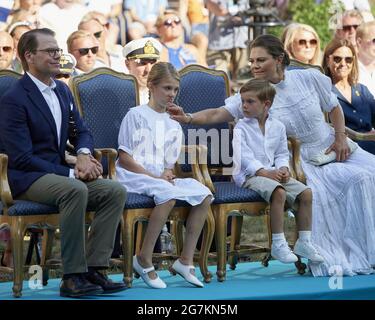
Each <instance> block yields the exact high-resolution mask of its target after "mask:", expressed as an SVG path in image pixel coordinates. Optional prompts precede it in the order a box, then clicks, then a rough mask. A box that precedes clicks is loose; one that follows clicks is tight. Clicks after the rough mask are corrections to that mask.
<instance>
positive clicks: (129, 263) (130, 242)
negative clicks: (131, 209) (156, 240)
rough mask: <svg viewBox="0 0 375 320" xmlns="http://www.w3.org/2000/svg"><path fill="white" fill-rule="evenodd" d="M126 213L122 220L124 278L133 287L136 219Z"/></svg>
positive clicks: (127, 284) (129, 286)
mask: <svg viewBox="0 0 375 320" xmlns="http://www.w3.org/2000/svg"><path fill="white" fill-rule="evenodd" d="M129 216H130V215H128V214H125V215H124V218H123V222H121V229H122V230H121V231H122V232H121V235H122V250H123V253H124V255H123V259H124V278H123V281H124V282H125V284H126V286H127V287H128V288H131V286H132V282H133V252H134V221H133V219H132V218H130V217H129Z"/></svg>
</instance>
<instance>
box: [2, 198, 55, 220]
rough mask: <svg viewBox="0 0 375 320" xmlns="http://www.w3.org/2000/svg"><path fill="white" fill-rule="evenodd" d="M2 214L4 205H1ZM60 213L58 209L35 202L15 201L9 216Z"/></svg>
mask: <svg viewBox="0 0 375 320" xmlns="http://www.w3.org/2000/svg"><path fill="white" fill-rule="evenodd" d="M0 209H1V210H0V214H3V205H2V204H1V203H0ZM52 213H58V208H57V207H54V206H49V205H46V204H41V203H37V202H33V201H25V200H15V201H14V204H13V205H12V206H11V207H10V208H9V210H8V214H9V216H14V217H15V216H32V215H41V214H52Z"/></svg>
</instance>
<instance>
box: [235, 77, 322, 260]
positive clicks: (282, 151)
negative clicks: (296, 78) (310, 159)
mask: <svg viewBox="0 0 375 320" xmlns="http://www.w3.org/2000/svg"><path fill="white" fill-rule="evenodd" d="M240 94H241V101H242V111H243V114H244V118H243V119H241V120H239V121H238V123H237V124H236V126H235V129H234V137H233V158H234V164H235V174H234V175H233V179H234V181H235V182H236V184H237V185H238V186H241V187H244V188H249V189H252V190H254V191H256V192H257V193H259V195H260V196H261V197H262V198H263V199H265V200H266V201H267V202H269V203H270V216H271V230H272V247H271V255H272V257H273V258H275V259H277V260H279V261H281V262H283V263H292V262H297V260H298V258H297V256H296V255H299V256H301V257H305V258H307V259H309V260H310V261H311V262H313V263H321V262H323V258H322V256H321V255H320V254H319V253H318V252H317V250H316V249H315V247H314V246H313V244H312V242H311V206H312V192H311V189H310V188H308V187H307V186H306V185H304V184H303V183H301V182H299V181H297V180H295V179H293V178H291V177H290V172H289V151H288V144H287V138H286V131H285V127H284V125H283V124H282V123H281V122H280V121H278V120H277V119H273V118H271V117H270V116H269V114H268V111H269V109H270V108H271V105H272V102H273V99H274V97H275V94H276V91H275V89H274V88H273V87H272V86H271V85H270V83H269V82H268V81H267V80H261V79H251V80H249V81H248V82H247V83H246V84H245V85H244V86H243V87H242V88H241V90H240ZM285 201H286V202H287V203H288V205H289V207H292V208H294V209H298V210H297V216H296V220H297V229H298V234H299V236H298V240H297V242H296V244H295V246H294V253H293V252H292V251H291V249H290V248H289V246H288V243H287V242H286V239H285V235H284V231H283V225H284V222H283V219H284V206H285Z"/></svg>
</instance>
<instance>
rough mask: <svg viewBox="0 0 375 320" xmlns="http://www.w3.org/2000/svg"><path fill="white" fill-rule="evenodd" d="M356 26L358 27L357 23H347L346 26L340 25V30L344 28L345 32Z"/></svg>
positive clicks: (355, 28)
mask: <svg viewBox="0 0 375 320" xmlns="http://www.w3.org/2000/svg"><path fill="white" fill-rule="evenodd" d="M358 27H359V25H358V24H348V25H346V26H342V30H344V31H345V32H349V31H350V30H352V28H353V29H354V30H357V28H358Z"/></svg>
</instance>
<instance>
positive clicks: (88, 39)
mask: <svg viewBox="0 0 375 320" xmlns="http://www.w3.org/2000/svg"><path fill="white" fill-rule="evenodd" d="M67 45H68V52H69V53H70V54H72V55H73V56H74V58H75V59H76V61H77V65H76V68H75V72H74V75H78V74H82V73H86V72H90V71H92V70H93V69H94V68H95V63H96V55H97V53H98V50H99V43H98V41H97V40H96V38H95V37H94V36H93V35H92V34H91V33H89V32H86V31H82V30H79V31H75V32H73V33H72V34H71V35H70V36H69V38H68V40H67Z"/></svg>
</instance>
